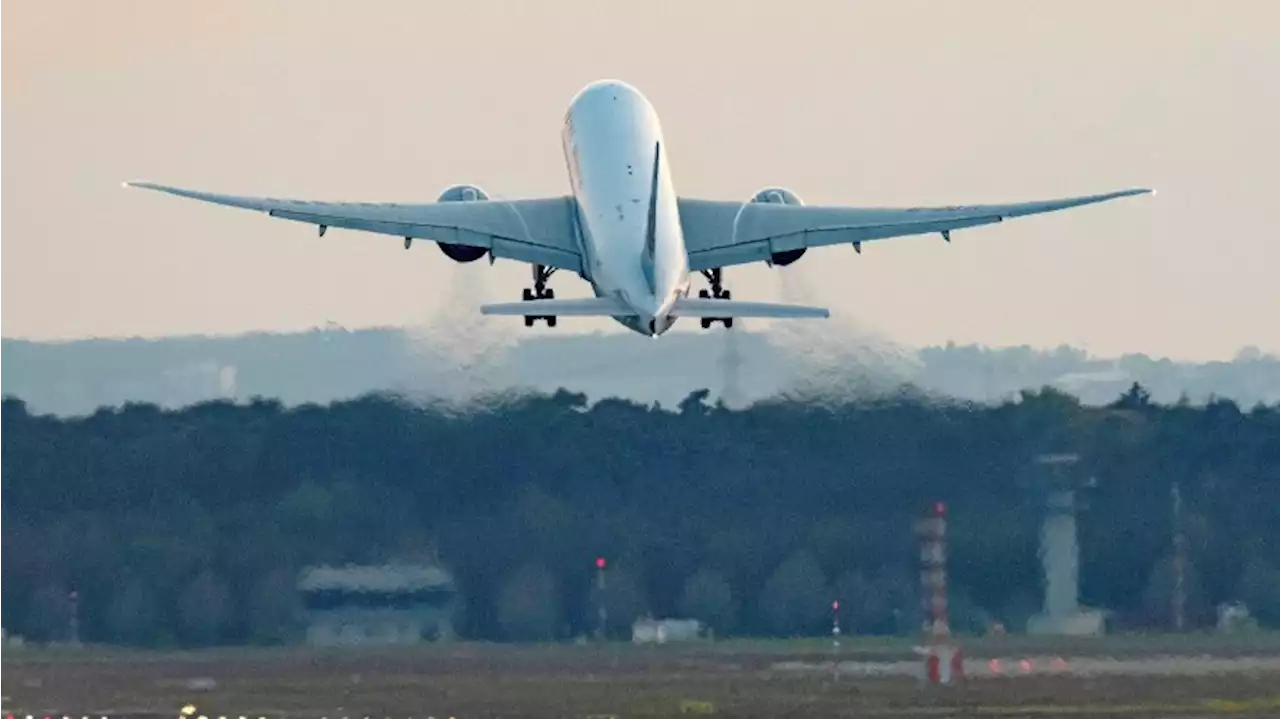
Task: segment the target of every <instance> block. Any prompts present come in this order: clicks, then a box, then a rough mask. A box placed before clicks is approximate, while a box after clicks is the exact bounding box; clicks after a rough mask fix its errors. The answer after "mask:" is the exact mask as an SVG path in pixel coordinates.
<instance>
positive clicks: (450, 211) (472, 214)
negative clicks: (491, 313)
mask: <svg viewBox="0 0 1280 719" xmlns="http://www.w3.org/2000/svg"><path fill="white" fill-rule="evenodd" d="M125 185H126V186H128V187H140V188H143V189H147V190H157V191H159V192H166V193H168V194H170V195H177V196H179V197H187V198H190V199H193V200H201V201H203V202H212V203H214V204H218V205H226V206H228V207H238V208H242V209H246V210H257V211H259V212H265V213H267V214H268V215H270V216H272V217H279V218H283V219H286V220H296V221H298V222H305V223H307V224H312V225H317V226H319V228H320V234H321V235H323V234H324V232H325V230H326V229H328V228H330V227H339V228H343V229H349V230H362V231H364V232H374V233H378V234H384V235H395V236H397V237H403V238H405V240H406V242H407V241H409V240H411V239H419V238H420V239H424V240H430V241H433V242H439V243H441V244H451V245H463V246H466V247H476V248H484V249H487V250H489V251H490V254H491V255H492V256H493V257H494V258H502V259H510V260H516V261H519V262H527V263H530V264H538V265H545V266H547V267H554V268H557V269H562V270H569V271H573V272H577V273H579V274H581V272H582V254H581V252H580V251H579V248H578V242H577V230H576V226H575V224H574V222H575V220H574V201H573V199H572V198H570V197H551V198H543V199H528V200H474V201H469V202H434V203H429V204H399V203H385V202H384V203H373V202H311V201H307V200H281V199H275V198H270V197H239V196H236V195H218V194H214V193H210V192H199V191H196V190H185V189H182V188H179V187H169V186H167V185H157V184H154V183H151V182H126V183H125Z"/></svg>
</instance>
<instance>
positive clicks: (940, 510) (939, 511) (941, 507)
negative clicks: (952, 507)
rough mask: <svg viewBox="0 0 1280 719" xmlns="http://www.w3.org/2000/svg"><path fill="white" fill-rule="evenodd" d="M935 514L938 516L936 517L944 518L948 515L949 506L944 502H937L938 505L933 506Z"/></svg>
mask: <svg viewBox="0 0 1280 719" xmlns="http://www.w3.org/2000/svg"><path fill="white" fill-rule="evenodd" d="M933 513H934V514H936V515H938V516H942V515H944V514H946V513H947V505H945V504H943V503H942V502H936V503H935V504H934V505H933Z"/></svg>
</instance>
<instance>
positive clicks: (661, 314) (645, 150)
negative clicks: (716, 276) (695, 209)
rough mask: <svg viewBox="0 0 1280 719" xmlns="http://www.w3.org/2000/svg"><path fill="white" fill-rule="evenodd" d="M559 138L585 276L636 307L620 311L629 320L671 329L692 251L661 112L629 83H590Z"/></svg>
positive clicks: (641, 326) (644, 329) (651, 330)
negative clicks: (574, 203) (682, 220)
mask: <svg viewBox="0 0 1280 719" xmlns="http://www.w3.org/2000/svg"><path fill="white" fill-rule="evenodd" d="M561 139H562V142H563V145H564V155H565V161H566V163H567V164H568V171H569V184H570V187H571V188H572V193H573V196H574V198H575V199H576V200H577V206H578V217H577V220H578V230H579V233H578V235H579V242H580V243H581V247H580V249H581V252H582V256H583V263H582V265H583V277H584V279H586V280H587V281H588V282H590V283H591V286H592V288H593V290H594V291H595V294H596V296H598V297H614V298H617V299H619V300H621V301H622V303H623V304H625V305H626V306H627V307H629V308H631V309H632V310H634V312H635V315H633V316H628V317H616V318H615V319H616V320H617V321H618V322H620V323H622V324H623V325H624V326H626V327H628V328H630V329H632V330H635V331H636V332H639V333H640V334H644V335H649V336H653V337H656V336H658V335H660V334H662V333H663V332H666V331H667V330H668V329H670V328H671V325H672V324H674V322H675V319H674V318H672V317H670V316H669V314H668V313H669V311H670V310H671V306H672V304H674V303H675V301H676V298H677V297H682V296H686V295H687V294H688V292H689V255H688V253H687V251H686V249H685V243H684V234H683V232H682V231H681V228H680V212H679V209H678V206H677V204H676V193H675V189H674V187H673V186H672V182H671V165H670V163H668V162H667V155H666V144H665V143H664V142H663V140H662V127H661V125H660V124H659V122H658V115H657V113H656V112H655V111H654V109H653V106H652V105H650V104H649V101H648V100H646V99H645V97H644V96H643V95H641V94H640V92H639V91H638V90H636V89H635V88H633V87H631V86H630V85H627V84H626V83H623V82H617V81H609V80H606V81H600V82H596V83H592V84H591V85H588V86H587V87H586V88H584V89H583V90H582V91H581V92H579V93H578V95H577V96H576V97H574V99H573V101H572V103H571V104H570V106H569V112H568V114H567V115H566V116H565V124H564V130H563V132H562V135H561ZM655 161H656V162H658V173H657V177H656V178H655V177H654V162H655ZM655 191H656V198H653V205H652V208H653V218H652V222H653V248H652V253H650V252H649V251H648V249H647V248H646V244H647V235H648V231H649V224H650V217H649V215H650V203H651V197H652V196H653V195H654V193H655Z"/></svg>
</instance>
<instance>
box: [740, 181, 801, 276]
mask: <svg viewBox="0 0 1280 719" xmlns="http://www.w3.org/2000/svg"><path fill="white" fill-rule="evenodd" d="M751 201H752V202H771V203H773V204H776V205H803V204H804V200H802V199H800V196H799V195H797V194H796V193H794V192H792V191H791V190H788V189H785V188H782V187H769V188H765V189H763V190H761V191H759V192H757V193H756V194H755V196H754V197H752V198H751ZM805 249H806V248H804V247H801V248H798V249H794V250H786V251H784V252H775V253H773V254H772V255H770V256H769V264H771V265H777V266H779V267H786V266H787V265H789V264H791V263H792V262H795V261H796V260H798V259H800V258H801V257H802V256H804V252H805Z"/></svg>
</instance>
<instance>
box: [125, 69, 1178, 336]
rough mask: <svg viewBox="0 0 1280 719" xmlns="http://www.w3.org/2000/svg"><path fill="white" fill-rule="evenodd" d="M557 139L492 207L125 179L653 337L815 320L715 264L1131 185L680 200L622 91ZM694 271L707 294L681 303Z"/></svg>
mask: <svg viewBox="0 0 1280 719" xmlns="http://www.w3.org/2000/svg"><path fill="white" fill-rule="evenodd" d="M561 143H562V147H563V152H564V157H565V162H566V164H567V168H568V175H569V186H570V189H571V193H570V194H568V195H564V196H560V197H545V198H530V199H516V200H500V199H491V198H490V197H489V195H488V194H486V193H485V191H484V190H482V189H481V188H480V187H478V186H476V185H468V184H459V185H454V186H451V187H449V188H447V189H445V190H444V192H443V193H442V194H441V195H440V196H439V197H438V198H437V200H436V202H434V203H423V204H400V203H370V202H314V201H308V200H286V199H274V198H255V197H242V196H235V195H220V194H214V193H209V192H200V191H195V190H187V189H182V188H178V187H170V186H166V185H159V184H155V183H151V182H126V183H125V186H127V187H139V188H144V189H150V190H158V191H160V192H166V193H169V194H172V195H178V196H180V197H186V198H191V199H195V200H202V201H205V202H212V203H216V204H219V205H227V206H230V207H238V208H243V209H249V210H257V211H260V212H265V213H267V214H268V215H269V216H271V217H278V218H282V219H286V220H294V221H297V222H304V223H308V224H312V225H316V226H317V227H318V231H319V235H320V236H321V237H323V236H324V235H325V232H326V231H327V230H328V229H329V228H341V229H350V230H360V231H364V232H372V233H378V234H385V235H393V236H397V237H402V238H403V239H404V247H405V249H406V250H407V249H409V248H410V247H411V246H412V245H413V241H414V240H416V239H422V240H429V241H432V242H434V243H435V244H436V246H437V247H438V248H439V249H440V250H441V251H442V252H443V253H444V254H445V256H446V257H448V258H449V259H451V260H453V261H455V262H459V263H467V262H475V261H477V260H480V259H481V258H484V257H488V258H489V263H490V264H493V262H494V261H496V260H498V259H506V260H514V261H517V262H523V263H527V264H529V265H532V269H533V286H532V287H531V288H530V287H526V288H525V290H524V295H523V299H522V301H520V302H510V303H502V304H491V305H484V306H482V307H481V308H480V312H481V313H482V314H485V315H498V316H523V317H524V323H525V326H526V327H529V326H532V325H533V324H534V323H535V322H537V321H539V320H542V321H545V322H546V324H547V325H548V326H550V327H554V326H555V325H556V319H557V318H558V317H610V318H613V319H614V320H616V321H617V322H619V323H620V324H622V325H623V326H625V327H627V328H629V329H631V330H633V331H635V332H638V333H639V334H642V335H646V336H650V337H654V338H657V337H658V336H659V335H662V334H663V333H665V332H667V331H668V330H670V329H671V327H672V326H673V325H674V324H675V323H676V321H677V320H678V319H680V318H684V317H689V318H695V317H696V318H698V319H699V320H700V322H701V325H702V328H703V329H707V328H710V327H711V326H712V325H713V324H715V323H717V322H718V323H721V324H723V325H724V327H725V328H726V329H729V328H732V327H733V320H734V318H746V317H752V318H786V319H791V318H796V319H799V318H824V317H829V316H830V312H829V311H828V310H827V309H825V308H822V307H808V306H800V305H785V304H771V303H765V302H747V301H741V300H734V299H733V296H732V293H731V292H730V291H729V290H727V289H725V287H724V268H726V267H731V266H736V265H744V264H748V263H754V262H764V263H766V264H767V265H769V266H771V267H772V266H778V267H785V266H787V265H790V264H792V263H794V262H796V261H797V260H799V259H800V258H801V257H802V256H803V255H804V254H805V253H806V252H808V251H809V250H810V249H813V248H818V247H825V246H828V245H837V244H841V245H851V246H852V247H853V249H854V251H855V252H857V253H858V254H861V253H862V245H863V243H866V242H872V241H876V240H885V239H890V238H895V237H905V236H909V235H921V234H933V233H938V234H940V235H941V236H942V239H944V240H946V241H947V242H950V241H951V233H952V232H953V231H955V230H959V229H965V228H970V227H978V226H980V225H990V224H995V223H998V222H1003V221H1004V220H1005V219H1008V218H1012V217H1022V216H1024V215H1034V214H1039V213H1043V212H1053V211H1056V210H1063V209H1067V208H1071V207H1078V206H1081V205H1088V204H1092V203H1096V202H1104V201H1107V200H1113V199H1116V198H1120V197H1127V196H1130V195H1140V194H1145V193H1151V192H1153V190H1149V189H1146V188H1135V189H1126V190H1119V191H1115V192H1108V193H1105V194H1097V195H1088V196H1083V197H1071V198H1064V199H1056V200H1045V201H1039V202H1022V203H1013V204H1002V205H962V206H950V207H909V208H901V209H893V208H880V207H843V206H818V205H806V204H805V203H804V202H803V201H802V200H801V199H800V197H799V196H798V195H796V194H795V193H794V192H792V191H790V190H788V189H785V188H782V187H770V188H766V189H763V190H760V191H759V192H757V193H756V194H755V195H754V196H753V197H751V198H750V199H749V200H748V201H746V202H742V201H737V200H712V199H699V198H693V197H682V196H680V195H678V194H676V191H675V187H674V185H673V184H672V170H671V163H670V162H669V161H668V159H667V153H666V144H665V143H664V141H663V136H662V127H661V125H660V124H659V122H658V114H657V112H656V111H655V110H654V108H653V106H652V105H651V104H650V103H649V101H648V100H647V99H646V98H645V97H644V95H642V94H641V93H640V91H639V90H637V89H636V88H635V87H632V86H631V85H629V84H627V83H625V82H621V81H618V80H598V81H596V82H593V83H591V84H589V85H587V86H586V87H584V88H583V89H581V90H580V91H579V92H578V94H577V95H575V96H574V98H573V99H572V101H571V103H570V105H569V108H568V112H567V113H566V114H565V117H564V125H563V128H562V131H561ZM561 270H564V271H568V272H573V273H577V274H578V275H579V276H580V277H582V278H583V279H584V280H586V281H587V282H588V283H589V284H590V285H591V288H592V290H593V292H594V296H593V297H585V298H576V299H557V298H556V296H555V291H554V290H552V289H551V288H549V287H547V282H548V280H549V279H550V278H551V276H552V275H553V274H555V273H556V272H557V271H561ZM694 273H699V274H701V275H702V276H703V277H705V279H706V280H707V282H708V283H709V285H710V289H709V290H707V289H703V290H700V291H699V292H698V296H697V297H691V296H690V287H691V279H692V277H693V275H694Z"/></svg>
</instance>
